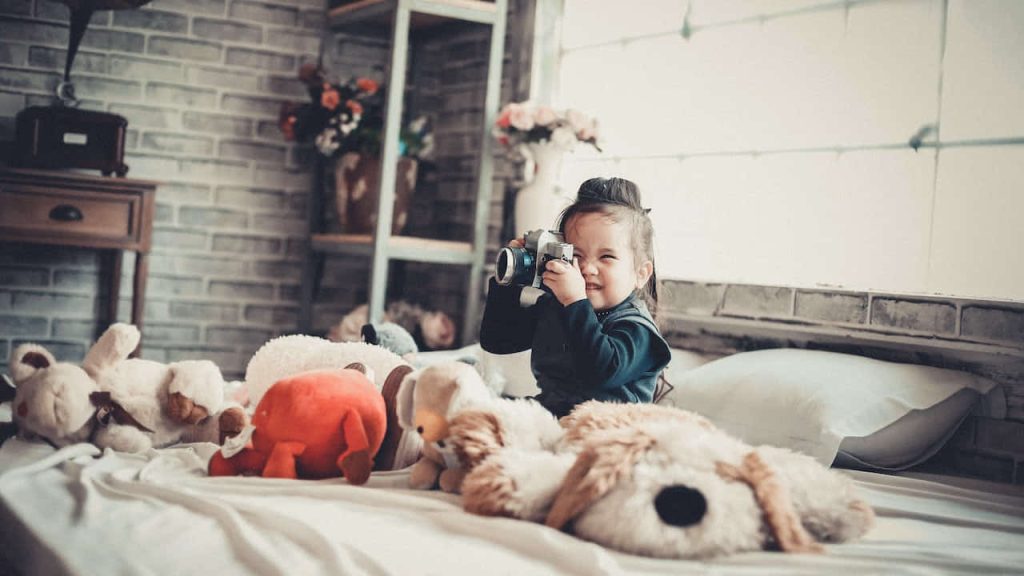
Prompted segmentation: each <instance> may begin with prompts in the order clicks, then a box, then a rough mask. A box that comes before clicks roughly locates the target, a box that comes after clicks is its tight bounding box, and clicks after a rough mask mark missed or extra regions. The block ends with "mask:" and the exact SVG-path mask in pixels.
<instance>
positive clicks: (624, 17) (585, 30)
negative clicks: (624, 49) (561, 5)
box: [562, 0, 687, 49]
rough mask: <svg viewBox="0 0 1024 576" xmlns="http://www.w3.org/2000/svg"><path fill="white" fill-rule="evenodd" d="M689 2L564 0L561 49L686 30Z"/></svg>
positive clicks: (674, 0)
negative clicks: (687, 5)
mask: <svg viewBox="0 0 1024 576" xmlns="http://www.w3.org/2000/svg"><path fill="white" fill-rule="evenodd" d="M686 4H687V2H686V0H639V1H629V2H624V1H622V0H565V12H564V14H565V19H566V20H568V21H571V22H572V23H573V24H572V26H570V27H566V28H565V29H564V30H563V32H562V46H563V47H565V48H567V49H568V48H575V47H577V46H584V45H592V44H600V43H602V42H610V41H615V40H620V39H622V38H623V37H625V36H638V35H644V34H656V33H660V32H676V31H679V30H681V29H682V28H683V17H684V15H685V14H686Z"/></svg>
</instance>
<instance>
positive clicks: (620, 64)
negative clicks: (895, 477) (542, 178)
mask: <svg viewBox="0 0 1024 576" xmlns="http://www.w3.org/2000/svg"><path fill="white" fill-rule="evenodd" d="M587 4H588V5H591V3H587ZM623 4H629V5H630V6H631V7H633V8H634V9H636V10H638V11H644V10H645V8H646V5H645V3H643V2H638V3H633V2H631V3H623ZM685 4H686V2H685V0H684V1H681V2H680V3H679V5H680V6H685ZM602 5H603V4H602ZM659 5H660V3H659ZM947 7H948V13H946V12H945V10H946V9H947ZM662 10H663V15H664V16H665V18H666V19H668V18H675V17H676V16H675V14H676V12H673V11H672V10H667V11H666V10H665V9H664V7H662ZM638 18H639V17H638ZM641 21H642V22H646V24H642V25H639V30H647V31H648V32H650V31H652V30H654V29H655V28H656V26H654V24H653V23H652V22H653V20H651V19H650V17H649V15H648V16H645V17H642V18H639V19H636V22H641ZM690 21H691V24H692V25H693V30H694V34H693V35H692V36H690V37H689V38H683V37H681V36H679V35H676V34H668V35H666V34H661V35H658V34H655V35H654V36H651V37H646V38H642V37H635V38H633V39H632V40H630V41H628V42H624V43H614V44H610V45H606V46H601V47H597V48H580V49H577V50H569V51H568V52H567V53H565V54H564V60H563V68H562V72H561V86H562V93H561V94H560V99H559V102H558V103H559V104H560V105H561V106H573V107H578V108H582V109H584V110H585V111H587V112H590V113H594V114H596V115H597V116H598V118H599V119H600V121H601V123H602V131H603V134H604V137H605V142H604V145H605V148H606V155H607V156H610V157H611V161H600V162H596V161H594V159H593V158H594V156H595V154H593V153H591V152H590V151H587V150H582V151H579V152H578V153H577V155H574V156H571V157H570V158H569V159H568V160H567V162H566V173H565V174H564V175H563V176H564V178H563V181H567V180H568V181H571V183H569V182H567V189H569V192H572V191H574V190H575V186H576V185H578V183H579V181H581V180H583V179H585V178H587V177H590V176H594V175H621V176H626V177H630V178H633V179H635V180H636V181H637V182H638V183H640V184H641V187H642V190H644V193H645V198H646V199H647V200H646V201H647V202H648V203H649V204H650V205H651V206H652V207H653V208H654V209H655V212H654V213H653V218H654V219H655V223H656V226H657V234H658V237H659V257H658V263H659V269H660V270H659V272H660V275H661V277H663V278H681V279H693V280H706V281H718V282H748V283H754V284H780V285H796V286H830V287H841V288H849V289H861V290H879V291H889V292H904V293H911V294H921V293H945V294H953V295H957V296H964V297H991V298H996V299H998V298H1016V299H1024V278H1022V275H1024V266H1020V265H1011V264H1008V262H1021V261H1024V257H1022V254H1021V252H1020V251H1021V250H1024V233H1022V232H1021V230H1022V229H1024V226H1022V225H1021V224H1020V221H1019V219H1020V218H1019V216H1018V215H1019V214H1021V213H1024V200H1021V198H1024V193H1021V190H1022V186H1024V168H1021V166H1024V157H1022V154H1024V153H1022V152H1020V151H1019V149H1020V148H1021V147H1016V148H1014V149H1013V151H1012V152H1011V151H1010V149H1009V148H1006V147H1004V148H1000V147H988V148H978V147H969V148H962V147H961V148H957V147H955V146H954V147H952V148H950V147H944V148H942V149H941V154H939V153H937V152H936V149H935V148H934V147H929V146H925V147H924V148H922V149H921V150H920V151H919V152H914V151H913V150H911V149H910V148H909V146H907V143H908V140H909V139H910V137H911V136H912V135H913V134H915V133H916V132H918V130H919V129H921V128H922V127H923V126H926V125H929V124H933V123H936V122H938V121H939V120H940V119H939V115H940V105H941V114H942V118H941V137H942V140H943V142H951V141H956V140H964V139H983V138H1022V137H1024V105H1022V103H1024V57H1022V56H1021V54H1024V0H949V1H948V2H947V1H944V0H885V1H864V2H853V3H842V2H832V1H827V2H826V1H817V2H816V1H810V0H808V1H802V0H777V1H775V0H763V1H762V0H750V1H729V0H721V1H719V0H694V2H693V4H692V11H691V13H690ZM622 22H626V20H625V19H623V20H622ZM944 23H945V24H946V26H947V28H948V30H947V31H946V32H944V29H943V24H944ZM569 24H571V22H569V20H568V19H567V25H569ZM623 27H625V26H623ZM617 33H618V34H619V36H620V37H622V36H630V32H629V31H626V30H623V31H619V32H617ZM633 36H637V35H633ZM944 41H945V43H944ZM940 89H941V92H942V93H941V94H940ZM940 103H941V104H940ZM926 142H928V140H927V139H926ZM832 150H845V152H844V153H842V154H837V153H836V152H832ZM780 152H784V153H780ZM937 154H939V155H938V156H937ZM987 154H991V156H990V157H988V158H987V159H986V160H984V161H982V159H984V158H986V155H987ZM580 160H583V161H580ZM947 163H948V165H947ZM936 166H938V167H939V170H940V173H939V175H938V176H936ZM979 187H980V188H981V189H979ZM958 218H961V219H962V221H958ZM977 247H981V249H980V250H979V249H977Z"/></svg>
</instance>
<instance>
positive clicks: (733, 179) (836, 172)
mask: <svg viewBox="0 0 1024 576" xmlns="http://www.w3.org/2000/svg"><path fill="white" fill-rule="evenodd" d="M933 162H934V160H933V157H932V155H931V154H914V153H912V152H889V151H872V152H858V153H848V154H842V155H836V154H831V153H813V154H807V153H801V154H779V155H771V156H761V157H757V158H755V157H751V156H742V157H708V158H691V159H687V160H685V161H683V162H682V163H680V164H678V167H677V168H676V171H677V172H678V176H674V175H668V176H670V177H671V178H672V179H671V180H667V181H670V182H674V183H676V184H675V186H674V187H673V189H672V190H670V191H669V190H665V189H664V187H659V185H658V184H655V183H653V182H654V181H655V180H657V179H658V178H659V177H661V176H662V175H661V174H658V173H656V172H651V173H648V171H647V170H644V169H634V170H628V169H623V170H622V172H623V174H627V175H634V177H635V178H636V179H637V181H638V183H643V186H644V188H643V189H644V190H645V192H650V191H652V190H657V191H658V192H659V194H658V198H657V199H656V200H653V201H652V205H653V207H654V208H655V211H654V212H652V217H653V218H654V222H655V225H656V227H657V234H658V238H659V239H660V242H659V246H660V248H661V253H660V254H659V260H658V262H659V268H660V271H659V272H660V273H661V274H662V277H665V278H687V279H699V280H709V281H731V282H750V283H755V284H784V285H790V284H796V285H803V286H817V285H828V286H835V285H841V286H844V287H848V288H860V289H872V288H883V287H884V288H885V289H892V290H900V291H909V292H920V291H921V290H922V288H923V286H924V282H925V277H926V271H927V268H926V266H927V254H928V227H929V224H930V198H931V174H932V171H931V167H932V165H933ZM648 182H650V183H648ZM666 197H671V201H666V200H665V198H666ZM854 238H856V239H857V241H856V242H851V239H854ZM823 278H825V279H827V280H823Z"/></svg>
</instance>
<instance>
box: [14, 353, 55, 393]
mask: <svg viewBox="0 0 1024 576" xmlns="http://www.w3.org/2000/svg"><path fill="white" fill-rule="evenodd" d="M56 363H57V359H56V358H54V357H53V354H51V353H50V351H49V350H47V349H46V348H43V347H42V346H40V345H38V344H22V345H21V346H18V347H17V348H15V349H14V352H12V353H11V360H10V371H11V377H12V378H14V384H15V386H17V385H18V384H21V383H22V382H24V381H25V380H28V379H29V378H31V377H32V375H33V374H35V373H36V372H38V371H39V370H42V369H43V368H49V367H50V366H53V365H54V364H56Z"/></svg>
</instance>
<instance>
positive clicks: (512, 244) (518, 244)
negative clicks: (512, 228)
mask: <svg viewBox="0 0 1024 576" xmlns="http://www.w3.org/2000/svg"><path fill="white" fill-rule="evenodd" d="M523 246H526V244H524V243H523V239H522V238H513V239H511V240H509V241H508V247H509V248H522V247H523Z"/></svg>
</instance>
